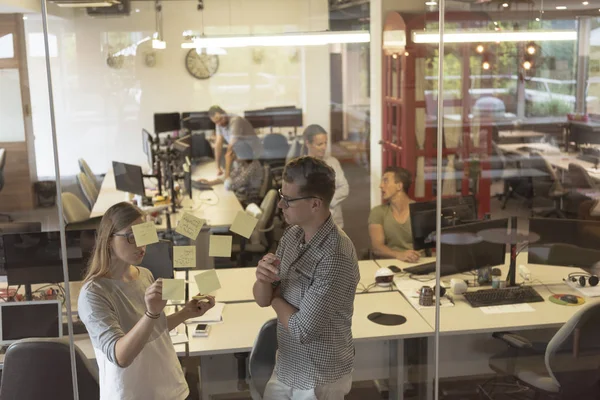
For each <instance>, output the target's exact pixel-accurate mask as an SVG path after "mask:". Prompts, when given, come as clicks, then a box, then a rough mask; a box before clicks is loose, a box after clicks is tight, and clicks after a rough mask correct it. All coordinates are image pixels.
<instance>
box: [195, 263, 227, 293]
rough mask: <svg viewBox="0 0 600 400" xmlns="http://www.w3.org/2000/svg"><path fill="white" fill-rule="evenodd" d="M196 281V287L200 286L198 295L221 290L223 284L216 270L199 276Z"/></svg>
mask: <svg viewBox="0 0 600 400" xmlns="http://www.w3.org/2000/svg"><path fill="white" fill-rule="evenodd" d="M194 279H195V280H196V286H198V293H201V294H209V293H211V292H214V291H215V290H218V289H221V282H219V277H218V276H217V271H216V270H214V269H211V270H209V271H206V272H203V273H201V274H198V275H196V276H195V277H194Z"/></svg>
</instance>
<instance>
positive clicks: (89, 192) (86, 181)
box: [77, 172, 99, 209]
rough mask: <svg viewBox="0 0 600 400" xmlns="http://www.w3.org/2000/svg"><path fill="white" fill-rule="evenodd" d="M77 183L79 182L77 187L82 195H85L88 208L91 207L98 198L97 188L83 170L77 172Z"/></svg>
mask: <svg viewBox="0 0 600 400" xmlns="http://www.w3.org/2000/svg"><path fill="white" fill-rule="evenodd" d="M77 183H78V184H79V188H80V189H81V191H82V192H83V195H84V196H85V199H86V200H87V202H88V205H89V206H90V209H91V208H93V207H94V204H95V203H96V200H98V194H99V193H98V189H96V186H94V183H93V182H92V181H91V180H90V178H89V177H88V176H87V175H86V174H84V173H83V172H80V173H79V174H77Z"/></svg>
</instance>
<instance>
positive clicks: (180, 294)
mask: <svg viewBox="0 0 600 400" xmlns="http://www.w3.org/2000/svg"><path fill="white" fill-rule="evenodd" d="M162 299H163V300H179V301H184V300H185V280H184V279H163V280H162Z"/></svg>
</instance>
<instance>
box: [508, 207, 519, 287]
mask: <svg viewBox="0 0 600 400" xmlns="http://www.w3.org/2000/svg"><path fill="white" fill-rule="evenodd" d="M509 243H510V264H509V268H508V275H507V276H506V286H508V287H515V286H517V283H516V275H517V245H518V243H517V217H511V218H510V242H509Z"/></svg>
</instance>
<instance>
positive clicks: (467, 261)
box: [440, 218, 508, 276]
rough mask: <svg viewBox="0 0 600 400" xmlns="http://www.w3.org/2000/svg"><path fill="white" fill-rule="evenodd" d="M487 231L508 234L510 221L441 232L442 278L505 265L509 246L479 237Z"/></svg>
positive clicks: (450, 228) (498, 221) (471, 224)
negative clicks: (494, 230) (496, 230)
mask: <svg viewBox="0 0 600 400" xmlns="http://www.w3.org/2000/svg"><path fill="white" fill-rule="evenodd" d="M488 229H503V230H504V231H506V232H508V218H503V219H496V220H487V221H481V222H475V223H470V224H464V225H460V226H453V227H448V228H443V229H442V230H441V232H440V240H441V242H442V243H441V254H440V257H441V259H440V274H441V275H442V276H447V275H453V274H458V273H465V272H469V271H473V270H476V269H479V268H483V267H495V266H498V265H504V263H505V258H506V243H492V242H488V241H486V240H485V239H483V237H482V236H479V235H478V232H481V231H484V230H488Z"/></svg>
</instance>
